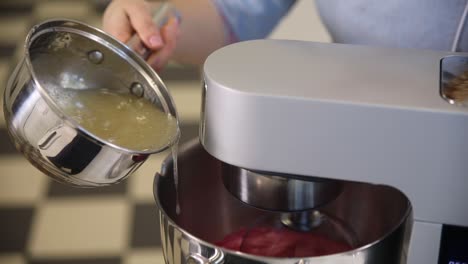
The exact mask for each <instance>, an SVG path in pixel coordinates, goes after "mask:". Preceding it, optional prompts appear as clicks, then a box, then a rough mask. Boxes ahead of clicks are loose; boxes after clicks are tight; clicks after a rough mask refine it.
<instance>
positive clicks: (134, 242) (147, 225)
mask: <svg viewBox="0 0 468 264" xmlns="http://www.w3.org/2000/svg"><path fill="white" fill-rule="evenodd" d="M134 210H135V212H134V214H133V227H132V233H131V244H130V245H131V247H132V248H141V247H154V246H160V245H161V241H160V239H161V238H160V232H159V217H158V209H157V207H156V204H155V203H150V204H137V205H136V206H135V209H134Z"/></svg>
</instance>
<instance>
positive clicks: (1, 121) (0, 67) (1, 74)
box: [0, 59, 10, 128]
mask: <svg viewBox="0 0 468 264" xmlns="http://www.w3.org/2000/svg"><path fill="white" fill-rule="evenodd" d="M9 71H10V60H9V59H3V60H0V83H1V84H3V85H2V86H1V87H0V99H1V100H2V103H3V93H4V90H5V86H6V83H7V81H8V78H9V74H10V72H9ZM4 126H5V117H4V115H3V106H2V107H0V128H2V127H4Z"/></svg>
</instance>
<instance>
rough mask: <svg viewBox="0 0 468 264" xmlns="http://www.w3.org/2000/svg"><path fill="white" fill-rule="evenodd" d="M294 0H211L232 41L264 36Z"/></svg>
mask: <svg viewBox="0 0 468 264" xmlns="http://www.w3.org/2000/svg"><path fill="white" fill-rule="evenodd" d="M294 2H295V0H213V3H214V4H215V6H216V8H217V9H218V11H219V13H220V14H221V16H222V17H223V19H224V22H225V24H226V27H227V29H228V30H229V34H230V36H229V37H230V39H231V42H232V41H244V40H251V39H260V38H265V37H267V36H268V34H270V32H271V31H272V30H273V29H274V27H275V26H276V25H277V24H278V22H279V21H280V20H281V18H282V17H283V16H284V15H286V13H287V12H288V11H289V9H290V8H291V6H292V5H293V4H294Z"/></svg>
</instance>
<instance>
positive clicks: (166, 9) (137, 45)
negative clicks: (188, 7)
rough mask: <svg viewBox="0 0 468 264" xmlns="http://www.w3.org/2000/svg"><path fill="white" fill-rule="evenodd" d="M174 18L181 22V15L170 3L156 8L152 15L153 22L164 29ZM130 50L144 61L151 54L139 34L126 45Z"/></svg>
mask: <svg viewBox="0 0 468 264" xmlns="http://www.w3.org/2000/svg"><path fill="white" fill-rule="evenodd" d="M171 16H174V17H175V18H177V19H178V20H179V22H180V20H181V18H180V14H179V12H178V11H177V9H176V8H175V7H174V5H172V4H171V3H169V2H164V3H163V4H161V6H160V7H159V8H156V9H155V10H154V12H153V14H152V20H153V22H154V23H155V24H156V25H157V26H158V27H162V26H164V24H166V23H167V21H168V20H169V18H170V17H171ZM125 44H126V45H127V46H128V47H129V48H130V49H132V50H133V51H135V52H136V53H138V54H140V56H141V57H142V58H143V59H145V60H146V59H147V58H148V57H149V55H150V54H151V50H150V49H148V48H147V47H146V46H145V44H143V42H142V41H141V39H140V36H138V34H136V33H135V34H134V35H133V36H132V37H131V38H130V39H129V40H128V41H127V43H125Z"/></svg>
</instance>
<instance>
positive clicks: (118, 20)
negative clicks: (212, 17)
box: [102, 0, 180, 71]
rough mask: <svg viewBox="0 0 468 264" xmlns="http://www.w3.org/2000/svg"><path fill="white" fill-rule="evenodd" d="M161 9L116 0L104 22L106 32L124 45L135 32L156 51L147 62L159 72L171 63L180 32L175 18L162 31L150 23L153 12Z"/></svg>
mask: <svg viewBox="0 0 468 264" xmlns="http://www.w3.org/2000/svg"><path fill="white" fill-rule="evenodd" d="M159 5H160V4H159V3H156V2H155V3H150V2H146V1H144V0H114V1H112V2H111V3H110V4H109V6H108V7H107V8H106V10H105V12H104V16H103V21H102V23H103V29H104V31H106V32H107V33H109V34H110V35H112V36H114V37H115V38H117V39H118V40H120V41H122V42H124V43H125V42H127V41H128V40H129V39H130V37H131V36H132V35H133V34H134V33H135V32H136V33H137V34H138V36H139V37H140V38H141V40H142V42H143V43H144V45H145V46H146V47H147V48H148V49H150V50H151V51H153V52H152V53H151V55H150V56H149V58H148V60H147V61H148V64H150V65H151V66H152V67H153V68H154V69H155V70H157V71H158V70H160V69H161V68H162V67H163V66H164V65H165V64H166V63H167V62H168V60H169V59H170V57H171V55H172V53H173V52H174V50H175V47H176V43H177V38H178V35H179V31H180V27H179V21H178V18H177V17H175V16H170V17H169V19H168V20H167V22H166V23H165V24H164V25H162V26H161V27H160V28H158V27H159V25H156V24H155V23H154V22H153V21H152V20H151V19H152V18H151V16H152V11H153V10H155V9H157V8H158V6H159Z"/></svg>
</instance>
